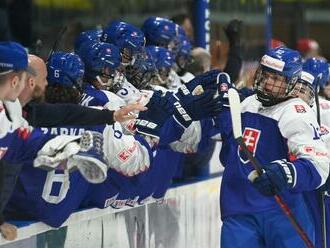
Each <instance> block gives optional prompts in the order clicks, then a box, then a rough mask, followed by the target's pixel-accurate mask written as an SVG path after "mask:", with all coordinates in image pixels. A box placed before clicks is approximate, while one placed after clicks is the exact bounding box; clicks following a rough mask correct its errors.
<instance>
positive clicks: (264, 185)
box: [248, 159, 296, 196]
mask: <svg viewBox="0 0 330 248" xmlns="http://www.w3.org/2000/svg"><path fill="white" fill-rule="evenodd" d="M295 177H296V174H295V170H294V165H293V164H292V163H290V162H288V161H286V160H285V159H281V160H275V161H273V162H271V163H270V164H269V165H267V166H264V170H263V173H262V174H261V175H260V176H259V175H258V173H257V171H255V170H253V171H252V172H251V173H250V174H249V176H248V179H249V180H250V181H251V182H252V183H253V186H254V187H256V188H257V190H258V191H259V192H260V193H261V194H263V195H265V196H273V195H275V194H278V193H280V192H282V191H284V190H286V189H289V188H292V187H293V185H294V182H295Z"/></svg>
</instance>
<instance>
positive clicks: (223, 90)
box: [219, 83, 228, 92]
mask: <svg viewBox="0 0 330 248" xmlns="http://www.w3.org/2000/svg"><path fill="white" fill-rule="evenodd" d="M219 88H220V91H221V92H226V91H228V84H226V83H222V84H220V87H219Z"/></svg>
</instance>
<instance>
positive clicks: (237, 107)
mask: <svg viewBox="0 0 330 248" xmlns="http://www.w3.org/2000/svg"><path fill="white" fill-rule="evenodd" d="M228 97H229V106H230V114H231V119H232V125H233V132H234V138H235V140H236V141H237V143H238V144H239V146H240V147H241V149H242V150H243V152H244V154H245V155H246V156H247V157H248V159H249V160H250V162H251V164H252V165H253V167H254V169H255V170H256V171H257V172H258V174H259V175H261V174H262V165H261V164H260V162H259V161H258V160H257V159H256V158H255V157H254V156H253V155H252V153H251V152H250V151H249V150H248V148H247V146H246V145H245V142H244V140H243V137H242V120H241V103H240V98H239V95H238V93H237V91H236V90H235V89H229V91H228ZM274 198H275V200H276V202H277V204H278V205H279V206H280V208H281V209H282V210H283V212H284V213H285V215H286V216H287V217H288V218H289V220H290V222H291V224H292V225H293V227H294V228H295V230H296V231H297V233H298V234H299V236H300V237H301V239H302V240H303V241H304V243H305V245H306V247H308V248H314V245H313V243H312V242H311V241H310V239H309V238H308V236H307V234H306V232H305V231H304V229H303V228H302V227H301V225H300V224H299V223H298V221H297V220H296V218H295V216H294V215H293V214H292V212H291V210H290V208H289V206H288V205H287V204H286V203H285V201H284V200H283V198H282V197H281V196H280V195H278V194H275V195H274Z"/></svg>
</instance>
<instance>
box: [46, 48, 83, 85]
mask: <svg viewBox="0 0 330 248" xmlns="http://www.w3.org/2000/svg"><path fill="white" fill-rule="evenodd" d="M47 72H48V75H47V80H48V85H61V86H64V87H76V88H77V89H79V90H80V89H81V87H82V79H83V76H84V63H83V61H82V60H81V59H80V57H79V56H78V55H77V54H74V53H65V52H54V53H53V54H52V55H51V57H50V58H49V60H48V63H47Z"/></svg>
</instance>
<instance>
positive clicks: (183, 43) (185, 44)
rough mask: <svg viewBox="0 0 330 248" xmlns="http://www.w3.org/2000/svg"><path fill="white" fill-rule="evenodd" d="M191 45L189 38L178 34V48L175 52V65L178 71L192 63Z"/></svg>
mask: <svg viewBox="0 0 330 248" xmlns="http://www.w3.org/2000/svg"><path fill="white" fill-rule="evenodd" d="M191 50H192V45H191V43H190V41H189V38H188V37H187V36H185V35H181V34H179V36H178V48H177V52H176V64H177V66H178V67H179V68H180V69H184V68H185V67H186V66H187V65H188V64H190V63H191V61H192V56H191Z"/></svg>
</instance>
